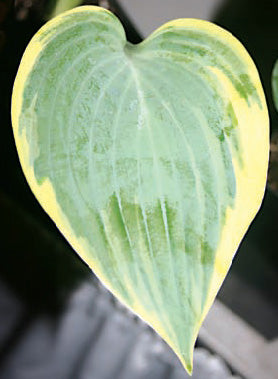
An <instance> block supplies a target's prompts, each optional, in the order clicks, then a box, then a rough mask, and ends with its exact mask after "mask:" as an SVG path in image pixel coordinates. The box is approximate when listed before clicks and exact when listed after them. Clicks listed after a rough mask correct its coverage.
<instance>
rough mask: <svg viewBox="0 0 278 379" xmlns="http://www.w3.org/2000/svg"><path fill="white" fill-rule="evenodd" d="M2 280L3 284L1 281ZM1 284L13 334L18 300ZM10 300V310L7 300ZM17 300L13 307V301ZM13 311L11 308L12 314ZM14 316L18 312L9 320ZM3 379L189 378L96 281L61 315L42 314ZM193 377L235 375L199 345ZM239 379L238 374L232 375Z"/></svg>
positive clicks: (1, 311) (2, 370) (24, 334)
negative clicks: (11, 318) (236, 375)
mask: <svg viewBox="0 0 278 379" xmlns="http://www.w3.org/2000/svg"><path fill="white" fill-rule="evenodd" d="M0 284H1V283H0ZM10 298H11V296H10V294H9V292H8V291H7V290H6V289H5V288H4V286H2V285H0V317H1V320H2V322H4V323H5V320H7V323H6V324H5V325H6V326H7V328H6V335H5V336H7V333H8V332H9V333H13V329H14V328H15V327H16V320H15V319H16V317H17V322H20V317H21V313H20V312H17V310H18V301H16V300H15V299H13V301H11V300H10ZM7 303H9V304H10V306H9V308H7V307H6V306H5V304H7ZM12 303H13V304H14V309H12V305H11V304H12ZM7 309H8V312H7ZM10 315H14V316H13V317H14V318H13V322H12V323H9V321H8V320H9V317H10ZM0 377H1V379H186V378H189V376H188V375H187V374H186V373H185V371H184V369H183V368H182V366H181V364H180V362H179V360H178V359H177V357H176V356H175V355H174V353H173V352H172V351H171V349H169V347H168V346H167V345H166V344H165V343H164V342H163V341H162V340H161V338H160V337H159V336H157V334H155V333H154V332H153V331H152V330H151V329H150V328H149V327H148V326H146V325H145V324H144V323H143V322H142V321H141V320H139V319H138V318H137V317H135V316H133V315H132V314H131V313H130V312H129V311H128V310H126V309H125V308H124V307H123V306H122V305H120V304H119V303H118V302H116V301H115V300H114V299H113V297H112V295H110V293H109V292H108V291H107V290H105V289H104V288H103V287H102V286H100V285H99V284H97V282H96V281H94V280H92V281H85V282H84V283H83V284H82V285H81V286H80V287H79V288H78V289H76V290H75V291H74V292H73V293H72V295H71V297H70V298H69V300H68V302H67V304H66V306H65V308H64V310H63V311H62V313H61V314H59V315H56V316H54V315H52V316H51V315H49V314H40V315H37V316H36V317H35V318H34V319H33V320H32V322H31V323H29V324H28V325H27V326H26V328H25V329H23V330H22V331H21V333H20V334H19V336H18V339H17V343H16V344H15V345H14V346H13V348H12V349H10V351H9V353H8V354H7V356H6V358H5V360H4V361H2V366H1V367H0ZM192 378H193V379H228V378H229V379H230V378H232V375H231V371H230V370H229V368H228V367H227V365H226V364H225V362H224V361H223V360H222V359H221V358H220V357H218V356H215V355H212V354H211V353H209V352H208V350H206V349H204V348H196V350H195V356H194V373H193V376H192ZM233 378H234V377H233Z"/></svg>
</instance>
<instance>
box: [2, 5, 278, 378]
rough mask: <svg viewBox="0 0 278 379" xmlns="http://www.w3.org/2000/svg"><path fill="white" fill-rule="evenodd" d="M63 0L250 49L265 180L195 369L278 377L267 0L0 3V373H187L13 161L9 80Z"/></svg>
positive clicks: (274, 29)
mask: <svg viewBox="0 0 278 379" xmlns="http://www.w3.org/2000/svg"><path fill="white" fill-rule="evenodd" d="M58 3H59V4H58ZM66 3H68V4H71V6H75V5H79V4H93V5H101V6H104V7H106V8H109V9H110V10H112V11H113V12H114V13H115V14H116V15H117V16H118V17H119V18H120V19H121V21H122V23H123V25H124V27H125V29H126V33H127V37H128V39H129V40H130V42H134V43H138V42H140V41H141V40H142V38H145V37H146V36H148V35H149V34H150V33H151V32H152V31H153V30H155V29H156V28H157V27H158V26H160V25H161V24H163V23H164V22H166V21H169V20H171V19H175V18H181V17H194V18H202V19H206V20H210V21H213V22H215V23H217V24H218V25H220V26H223V27H224V28H226V29H227V30H229V31H231V32H232V33H233V34H234V35H235V36H236V37H237V38H238V39H239V40H240V41H241V42H242V43H243V44H244V46H245V47H246V48H247V50H248V51H249V53H250V54H251V56H252V57H253V59H254V61H255V63H256V65H257V67H258V70H259V73H260V75H261V79H262V82H263V86H264V89H265V93H266V97H267V102H268V106H269V113H270V120H271V157H270V169H269V176H268V185H267V190H266V195H265V199H264V202H263V205H262V208H261V210H260V212H259V214H258V215H257V217H256V219H255V221H254V222H253V224H252V225H251V227H250V229H249V231H248V233H247V235H246V237H245V238H244V240H243V242H242V244H241V247H240V249H239V252H238V254H237V255H236V257H235V259H234V263H233V265H232V268H231V270H230V273H229V275H228V276H227V278H226V280H225V282H224V285H223V287H222V289H221V290H220V293H219V295H218V300H217V302H216V303H215V306H214V307H213V309H212V311H211V312H210V314H209V316H208V319H207V321H206V322H205V325H204V327H203V329H202V331H201V333H200V337H199V338H198V341H197V345H196V353H195V368H194V374H193V378H195V379H197V378H198V379H202V378H204V379H210V378H213V379H226V378H239V377H240V378H247V379H249V378H252V379H256V378H261V379H268V378H269V379H275V378H278V367H277V362H275V355H276V356H277V355H278V343H277V341H278V339H277V337H278V321H277V320H278V296H277V289H278V275H277V272H278V254H277V245H276V241H277V236H278V198H277V194H278V114H277V112H276V111H275V108H274V105H273V100H272V92H271V72H272V69H273V65H274V63H275V61H276V59H277V58H278V43H277V40H278V23H277V14H278V2H277V1H276V0H262V1H260V0H252V1H251V0H205V1H204V0H171V1H170V0H140V1H139V0H118V1H114V0H110V1H109V0H102V1H84V2H82V1H78V0H75V1H74V0H70V1H68V0H62V1H58V2H57V1H56V0H52V1H47V0H17V1H12V0H0V88H1V90H0V115H1V117H0V120H1V125H0V127H1V135H0V152H1V161H0V162H1V172H2V175H1V176H0V211H1V221H0V222H1V228H0V233H1V239H0V241H1V250H0V254H1V255H0V257H1V260H0V378H1V379H49V378H52V379H85V378H86V379H91V378H92V379H117V378H118V379H139V378H140V379H150V378H152V379H156V378H157V379H158V378H159V379H160V378H161V379H168V378H173V379H180V378H181V379H182V378H187V377H188V376H187V375H186V374H185V372H184V370H183V369H182V367H181V365H180V364H179V362H178V360H177V358H176V357H175V356H174V355H173V353H171V351H170V350H169V348H168V347H167V346H166V344H164V342H163V341H162V340H161V339H160V338H159V337H158V336H156V335H155V333H154V332H152V331H151V329H150V328H148V327H147V326H146V325H144V323H143V322H142V321H140V320H138V319H137V318H136V317H135V316H133V315H131V314H130V312H128V311H127V310H126V309H125V308H124V307H123V306H122V305H120V304H119V303H118V302H117V301H116V300H115V299H114V298H113V297H112V296H111V295H110V294H109V293H108V292H107V291H106V290H105V289H104V288H103V287H102V285H101V284H100V283H99V282H98V280H97V279H96V278H95V277H94V275H93V274H92V273H91V271H90V270H89V268H88V267H87V266H86V265H85V264H84V262H83V261H81V260H80V259H79V257H78V256H77V254H75V252H74V251H72V249H71V247H70V246H69V245H68V244H67V242H66V241H65V240H64V238H63V237H62V236H61V234H60V233H59V232H58V230H57V229H56V227H55V225H54V224H53V222H52V221H51V220H50V219H49V218H48V216H47V215H46V214H45V213H44V211H43V210H42V209H41V207H40V206H39V204H38V203H37V201H36V199H35V197H34V196H33V195H32V193H31V191H30V189H29V187H28V185H27V183H26V181H25V179H24V177H23V174H22V171H21V168H20V164H19V161H18V157H17V153H16V149H15V145H14V140H13V135H12V127H11V121H10V101H11V93H12V86H13V81H14V78H15V75H16V71H17V68H18V65H19V62H20V58H21V56H22V54H23V52H24V49H25V47H26V45H27V44H28V42H29V40H30V39H31V37H32V36H33V34H34V33H35V32H36V31H37V30H38V29H39V28H40V27H41V26H42V25H43V24H44V22H45V21H46V20H47V19H48V18H49V17H51V15H53V14H54V13H55V12H57V10H59V8H58V7H57V5H59V6H61V5H62V6H65V4H66ZM276 370H277V371H276ZM262 373H263V374H262Z"/></svg>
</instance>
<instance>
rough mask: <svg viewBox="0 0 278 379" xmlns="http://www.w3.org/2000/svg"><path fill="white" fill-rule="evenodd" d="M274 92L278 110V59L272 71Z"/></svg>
mask: <svg viewBox="0 0 278 379" xmlns="http://www.w3.org/2000/svg"><path fill="white" fill-rule="evenodd" d="M271 84H272V92H273V100H274V104H275V107H276V109H277V111H278V60H277V61H276V63H275V65H274V68H273V71H272V81H271Z"/></svg>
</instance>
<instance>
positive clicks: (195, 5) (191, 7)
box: [119, 0, 223, 37]
mask: <svg viewBox="0 0 278 379" xmlns="http://www.w3.org/2000/svg"><path fill="white" fill-rule="evenodd" d="M119 3H120V4H121V5H122V6H123V8H124V9H125V11H126V12H127V14H128V16H129V17H130V19H131V20H132V21H133V23H134V24H135V25H136V26H137V28H138V30H139V31H140V32H141V34H142V35H143V36H144V37H146V36H148V35H149V34H150V33H151V32H152V31H153V30H155V29H156V28H158V27H159V26H161V25H162V24H164V23H165V22H167V21H170V20H174V19H176V18H183V17H192V18H201V19H204V20H211V19H212V17H213V15H214V13H215V11H216V10H217V8H218V6H219V5H220V4H221V3H223V0H194V1H187V0H140V1H138V0H119Z"/></svg>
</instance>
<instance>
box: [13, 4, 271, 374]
mask: <svg viewBox="0 0 278 379" xmlns="http://www.w3.org/2000/svg"><path fill="white" fill-rule="evenodd" d="M12 121H13V128H14V134H15V139H16V145H17V149H18V152H19V156H20V161H21V164H22V167H23V170H24V173H25V175H26V178H27V180H28V182H29V184H30V186H31V189H32V191H33V192H34V194H35V196H36V197H37V198H38V200H39V202H40V203H41V204H42V206H43V207H44V209H45V210H46V212H47V213H48V214H49V215H50V217H52V219H53V220H54V221H55V223H56V224H57V226H58V228H59V229H60V230H61V232H62V233H63V234H64V235H65V236H66V238H67V239H68V241H69V242H70V243H71V245H72V246H73V247H74V248H75V250H76V251H77V252H78V253H79V254H80V256H81V257H82V258H83V259H84V260H85V261H86V262H87V263H88V264H89V265H90V267H92V269H93V270H94V272H95V273H96V274H97V276H98V277H99V278H100V279H101V280H102V282H103V283H104V284H105V285H106V286H107V287H108V288H109V289H110V290H111V291H112V292H113V293H114V294H115V295H116V296H117V297H118V298H119V299H120V300H121V301H122V302H123V303H124V304H126V305H127V306H128V307H130V308H131V309H132V310H133V311H134V312H136V313H137V314H138V315H140V316H141V317H142V318H143V319H144V320H146V321H147V322H148V323H149V324H150V325H151V326H152V327H153V328H154V329H156V330H157V331H158V333H159V334H160V335H161V336H162V337H163V338H164V339H165V340H166V341H167V342H168V344H169V345H170V346H171V347H172V348H173V350H174V351H175V352H176V354H177V355H178V356H179V358H180V360H181V361H182V363H183V364H184V366H185V368H186V369H187V370H188V371H189V372H191V370H192V352H193V346H194V343H195V340H196V336H197V333H198V330H199V328H200V325H201V323H202V321H203V319H204V317H205V315H206V313H207V311H208V309H209V308H210V306H211V304H212V302H213V300H214V298H215V296H216V293H217V291H218V289H219V287H220V285H221V283H222V281H223V279H224V277H225V275H226V273H227V271H228V269H229V266H230V264H231V261H232V258H233V256H234V253H235V251H236V249H237V247H238V245H239V243H240V241H241V239H242V237H243V235H244V233H245V232H246V230H247V228H248V226H249V224H250V222H251V220H252V219H253V217H254V215H255V214H256V212H257V210H258V208H259V206H260V203H261V200H262V196H263V193H264V187H265V181H266V172H267V162H268V114H267V109H266V104H265V99H264V94H263V91H262V88H261V84H260V80H259V76H258V74H257V71H256V68H255V66H254V64H253V62H252V60H251V58H250V57H249V55H248V54H247V52H246V51H245V49H244V48H243V46H242V45H241V44H240V43H239V42H238V41H237V40H236V39H235V38H234V37H233V36H232V35H231V34H230V33H228V32H227V31H225V30H223V29H221V28H219V27H217V26H216V25H213V24H211V23H209V22H206V21H200V20H195V19H180V20H175V21H172V22H169V23H167V24H165V25H164V26H162V27H161V28H159V29H158V30H157V31H155V32H154V33H153V34H152V35H151V36H150V37H149V38H148V39H146V40H145V41H144V42H142V43H140V44H139V45H132V44H130V43H128V42H126V37H125V33H124V30H123V27H122V25H121V24H120V22H119V21H118V19H117V18H116V17H115V16H114V15H113V14H112V13H110V12H108V11H106V10H104V9H102V8H98V7H80V8H76V9H74V10H72V11H69V12H66V13H64V14H62V15H60V16H58V17H57V18H55V19H53V20H52V21H50V22H49V23H47V24H46V25H45V26H44V27H43V28H42V29H41V30H40V31H39V32H38V33H37V34H36V35H35V36H34V38H33V39H32V41H31V42H30V44H29V46H28V47H27V50H26V52H25V54H24V56H23V59H22V62H21V65H20V68H19V71H18V74H17V78H16V81H15V85H14V92H13V99H12ZM50 254H51V252H50ZM49 259H51V257H50V258H49ZM227 327H229V326H228V325H227Z"/></svg>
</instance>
